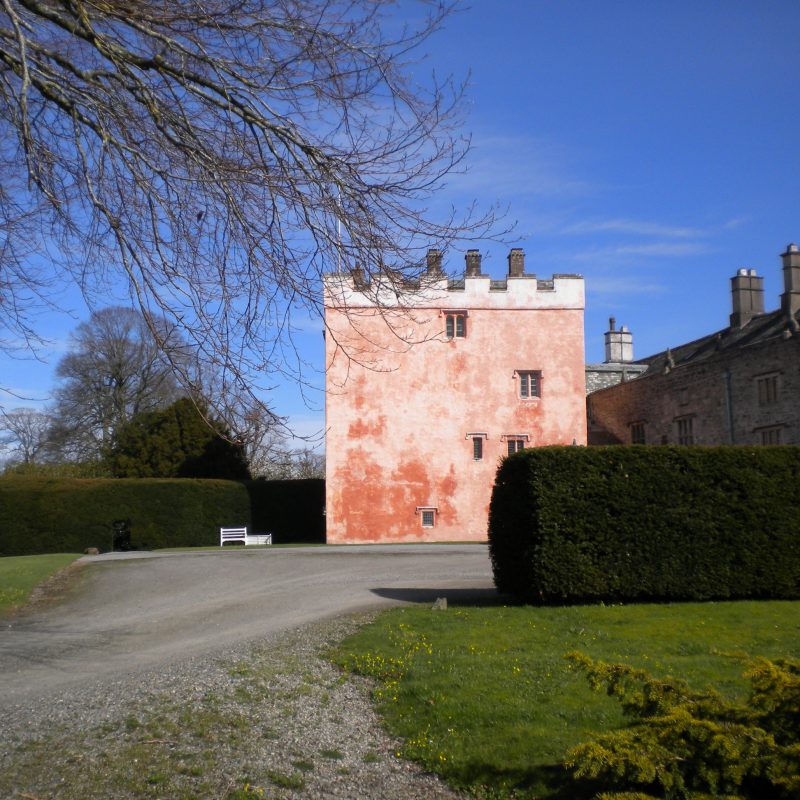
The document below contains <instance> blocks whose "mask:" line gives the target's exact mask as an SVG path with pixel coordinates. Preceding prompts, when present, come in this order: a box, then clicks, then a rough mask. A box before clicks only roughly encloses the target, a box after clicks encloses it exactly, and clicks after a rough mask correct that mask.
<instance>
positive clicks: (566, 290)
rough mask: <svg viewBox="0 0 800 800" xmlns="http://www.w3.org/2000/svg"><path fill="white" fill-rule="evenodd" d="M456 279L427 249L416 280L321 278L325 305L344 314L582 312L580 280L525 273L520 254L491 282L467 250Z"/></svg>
mask: <svg viewBox="0 0 800 800" xmlns="http://www.w3.org/2000/svg"><path fill="white" fill-rule="evenodd" d="M464 260H465V269H464V273H463V274H462V276H461V277H455V278H454V277H450V276H448V275H447V274H446V273H445V272H444V269H443V267H442V253H441V251H440V250H435V249H431V250H429V251H428V254H427V258H426V269H425V271H424V272H423V273H422V274H421V275H420V277H419V278H418V279H417V280H409V279H407V278H404V277H402V276H397V277H395V276H393V275H391V274H381V275H377V276H373V277H372V278H371V279H370V280H368V279H367V278H366V277H365V276H364V272H363V270H361V269H355V270H352V271H350V272H344V273H329V274H327V275H325V276H324V282H325V291H326V295H327V301H326V302H328V303H329V304H332V305H334V306H341V307H348V308H369V307H376V308H434V307H436V308H498V309H500V308H572V309H583V308H584V281H583V276H581V275H575V274H562V273H555V274H553V276H552V277H550V278H544V279H543V278H538V277H537V276H536V275H535V274H530V273H526V272H525V252H524V250H522V248H519V247H515V248H513V249H512V250H511V251H510V253H509V254H508V274H507V276H506V277H505V278H502V279H499V280H498V279H494V278H492V277H490V276H489V275H488V274H485V273H483V272H482V271H481V254H480V251H478V250H467V252H466V254H465V257H464Z"/></svg>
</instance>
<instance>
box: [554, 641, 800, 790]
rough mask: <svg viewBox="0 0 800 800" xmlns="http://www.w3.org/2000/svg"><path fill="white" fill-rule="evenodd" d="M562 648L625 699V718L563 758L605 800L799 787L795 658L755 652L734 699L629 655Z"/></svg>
mask: <svg viewBox="0 0 800 800" xmlns="http://www.w3.org/2000/svg"><path fill="white" fill-rule="evenodd" d="M567 658H568V659H569V660H570V661H571V662H572V664H573V666H574V667H576V668H577V669H580V670H582V671H583V672H585V673H586V675H587V677H588V679H589V682H590V684H591V685H592V687H593V688H594V689H595V690H599V691H602V690H605V691H606V693H607V694H608V695H609V696H610V697H614V698H616V699H617V700H619V701H620V703H621V704H622V707H623V710H624V712H625V714H626V715H627V716H628V717H629V718H630V719H631V724H630V725H629V726H628V727H625V728H622V729H620V730H615V731H610V732H607V733H603V734H600V735H598V736H596V737H594V739H593V740H592V741H589V742H586V743H584V744H581V745H578V746H577V747H574V748H572V749H571V750H570V751H569V753H568V754H567V756H566V759H565V762H564V763H565V766H566V767H567V769H569V770H570V771H571V772H572V774H573V777H574V778H576V779H577V780H578V781H581V782H585V781H591V782H592V785H594V786H595V787H596V788H597V789H598V793H597V795H596V796H597V797H599V798H603V800H633V799H634V798H636V800H663V799H664V798H675V800H702V799H703V798H712V797H724V798H728V800H761V798H770V799H771V800H791V799H792V798H797V797H800V711H799V710H798V709H800V661H798V660H795V659H775V660H772V661H770V660H768V659H765V658H759V659H756V660H754V661H752V662H751V663H750V665H749V668H748V670H747V672H746V673H745V677H747V678H749V680H750V683H751V691H750V696H749V698H748V699H747V701H746V702H743V703H738V702H734V701H731V700H729V699H728V698H725V697H723V696H721V695H719V694H718V693H716V692H714V691H711V690H709V691H705V692H697V691H692V690H690V689H689V687H688V685H687V684H686V683H685V682H683V681H681V680H677V679H674V678H670V677H667V678H664V679H659V678H655V677H653V676H652V675H650V674H648V673H647V672H645V671H644V670H639V669H634V668H633V667H630V666H628V665H626V664H605V663H603V662H600V661H598V662H595V661H592V660H591V659H590V658H587V657H586V656H584V655H582V654H580V653H571V654H569V656H567Z"/></svg>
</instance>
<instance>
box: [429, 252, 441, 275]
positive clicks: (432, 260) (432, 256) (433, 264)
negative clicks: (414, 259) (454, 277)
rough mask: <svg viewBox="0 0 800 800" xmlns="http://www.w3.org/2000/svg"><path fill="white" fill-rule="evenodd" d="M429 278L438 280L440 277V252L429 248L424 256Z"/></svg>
mask: <svg viewBox="0 0 800 800" xmlns="http://www.w3.org/2000/svg"><path fill="white" fill-rule="evenodd" d="M426 261H427V266H428V277H429V278H440V277H441V276H442V251H441V250H436V249H435V248H431V249H430V250H428V255H427V256H426Z"/></svg>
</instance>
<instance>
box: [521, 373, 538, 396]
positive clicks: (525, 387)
mask: <svg viewBox="0 0 800 800" xmlns="http://www.w3.org/2000/svg"><path fill="white" fill-rule="evenodd" d="M517 378H518V379H519V396H520V398H521V399H522V400H530V399H531V398H533V397H541V396H542V373H541V370H517Z"/></svg>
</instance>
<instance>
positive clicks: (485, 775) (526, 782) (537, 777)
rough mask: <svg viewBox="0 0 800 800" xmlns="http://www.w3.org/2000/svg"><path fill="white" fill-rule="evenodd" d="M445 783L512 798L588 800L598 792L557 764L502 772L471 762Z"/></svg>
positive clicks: (597, 788) (490, 766) (450, 776)
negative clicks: (493, 792) (482, 789)
mask: <svg viewBox="0 0 800 800" xmlns="http://www.w3.org/2000/svg"><path fill="white" fill-rule="evenodd" d="M448 780H449V781H450V782H451V783H452V784H453V785H455V786H461V787H467V788H468V789H471V790H475V789H479V788H480V787H486V788H489V789H494V790H495V791H497V790H498V789H500V791H499V792H497V796H500V797H505V796H507V794H506V793H509V792H510V793H513V794H512V795H511V796H513V797H520V798H526V797H530V798H540V797H546V798H547V800H590V798H594V797H596V796H597V793H598V791H599V790H600V788H601V787H600V786H599V785H598V784H596V783H594V782H589V781H577V780H574V779H573V778H572V777H571V776H570V775H569V773H568V772H567V770H566V769H565V768H564V767H562V766H561V765H558V764H554V765H549V766H541V767H535V768H533V769H530V770H502V769H497V767H496V766H493V765H491V764H479V763H475V762H473V763H471V764H469V765H465V766H464V767H463V768H462V769H460V770H456V771H455V772H454V773H451V774H450V775H449V776H448ZM501 787H502V788H501ZM479 793H480V792H479Z"/></svg>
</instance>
